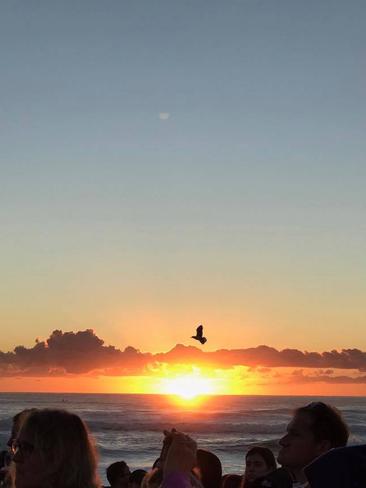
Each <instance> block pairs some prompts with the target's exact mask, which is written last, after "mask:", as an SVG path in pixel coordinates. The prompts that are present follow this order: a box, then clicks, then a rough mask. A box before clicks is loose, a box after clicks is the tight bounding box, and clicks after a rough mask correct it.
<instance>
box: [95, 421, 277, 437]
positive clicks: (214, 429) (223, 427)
mask: <svg viewBox="0 0 366 488" xmlns="http://www.w3.org/2000/svg"><path fill="white" fill-rule="evenodd" d="M88 425H89V428H90V430H91V431H92V432H94V433H97V432H103V431H105V432H106V431H107V432H111V431H114V432H142V433H143V432H161V433H162V432H163V431H164V430H166V429H168V430H169V429H171V428H173V427H174V428H175V429H177V430H179V431H182V432H187V433H188V432H189V433H193V432H199V433H216V434H217V433H218V434H223V433H243V434H246V435H247V434H248V433H256V434H278V433H282V432H283V431H284V424H282V423H278V424H263V423H257V422H256V423H244V422H232V423H222V424H217V423H216V422H212V423H209V422H179V421H178V422H174V423H171V424H170V423H169V422H154V423H151V422H133V423H129V422H124V423H121V422H108V421H92V422H89V423H88Z"/></svg>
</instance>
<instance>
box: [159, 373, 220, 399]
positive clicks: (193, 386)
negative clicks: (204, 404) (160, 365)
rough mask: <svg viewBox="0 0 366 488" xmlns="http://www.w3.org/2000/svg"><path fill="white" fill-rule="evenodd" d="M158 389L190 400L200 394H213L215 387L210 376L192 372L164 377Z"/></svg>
mask: <svg viewBox="0 0 366 488" xmlns="http://www.w3.org/2000/svg"><path fill="white" fill-rule="evenodd" d="M160 391H161V393H163V394H167V395H177V396H179V397H180V398H182V399H184V400H192V399H194V398H196V397H197V396H201V395H214V394H215V393H216V388H215V384H214V380H213V379H212V378H205V377H202V376H198V375H193V374H192V375H184V376H178V377H175V378H164V379H163V380H162V385H161V389H160Z"/></svg>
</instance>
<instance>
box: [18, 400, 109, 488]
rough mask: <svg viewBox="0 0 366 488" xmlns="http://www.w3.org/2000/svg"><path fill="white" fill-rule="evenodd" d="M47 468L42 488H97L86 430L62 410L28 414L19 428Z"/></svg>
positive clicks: (74, 418) (90, 442)
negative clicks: (30, 440)
mask: <svg viewBox="0 0 366 488" xmlns="http://www.w3.org/2000/svg"><path fill="white" fill-rule="evenodd" d="M21 432H25V433H26V434H27V435H28V436H30V438H31V439H32V443H33V445H34V447H35V448H36V449H38V450H39V452H40V455H41V456H42V457H43V459H44V461H45V465H46V466H47V473H45V478H46V483H45V488H100V482H99V479H98V476H97V474H96V467H97V458H96V451H95V447H94V444H93V442H92V440H91V436H90V434H89V432H88V428H87V426H86V425H85V423H84V422H83V421H82V420H81V418H80V417H79V416H78V415H75V414H73V413H70V412H67V411H66V410H51V409H43V410H36V411H35V412H31V413H30V414H29V415H28V416H27V417H26V419H25V421H24V424H23V425H22V427H21Z"/></svg>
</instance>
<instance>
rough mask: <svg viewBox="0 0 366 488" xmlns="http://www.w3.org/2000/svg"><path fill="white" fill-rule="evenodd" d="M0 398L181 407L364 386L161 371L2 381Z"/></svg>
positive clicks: (276, 375) (360, 390)
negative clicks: (91, 396)
mask: <svg viewBox="0 0 366 488" xmlns="http://www.w3.org/2000/svg"><path fill="white" fill-rule="evenodd" d="M0 391H2V392H35V393H42V392H44V393H96V394H98V393H99V394H100V393H106V394H108V393H109V394H158V395H167V396H170V397H172V398H173V399H174V401H176V402H178V403H180V404H192V405H193V404H197V403H198V402H199V401H200V398H201V397H205V396H206V397H207V396H216V395H293V396H296V395H298V396H302V395H303V396H364V395H365V386H364V385H363V384H342V385H337V384H326V383H321V382H319V383H313V384H308V383H301V382H299V381H297V378H296V376H293V374H292V370H291V369H286V368H277V369H273V371H257V370H253V369H251V368H247V367H233V368H230V369H213V368H208V367H200V366H196V365H190V364H186V365H175V366H168V365H161V366H160V367H159V368H157V369H156V370H153V371H149V373H148V374H145V375H144V376H142V375H140V376H103V375H99V376H97V375H94V376H93V375H85V376H81V375H79V376H77V375H65V376H60V377H40V378H35V377H23V378H20V377H17V378H11V377H8V378H6V377H5V378H4V377H2V378H0Z"/></svg>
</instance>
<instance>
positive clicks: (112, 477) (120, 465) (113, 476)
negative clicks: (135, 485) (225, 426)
mask: <svg viewBox="0 0 366 488" xmlns="http://www.w3.org/2000/svg"><path fill="white" fill-rule="evenodd" d="M127 470H128V472H129V471H130V468H129V467H128V466H127V464H126V463H125V462H124V461H117V462H116V463H112V464H111V465H110V466H108V468H107V480H108V483H109V484H110V485H113V483H115V482H116V481H117V480H118V478H120V477H121V476H123V475H124V474H127Z"/></svg>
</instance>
